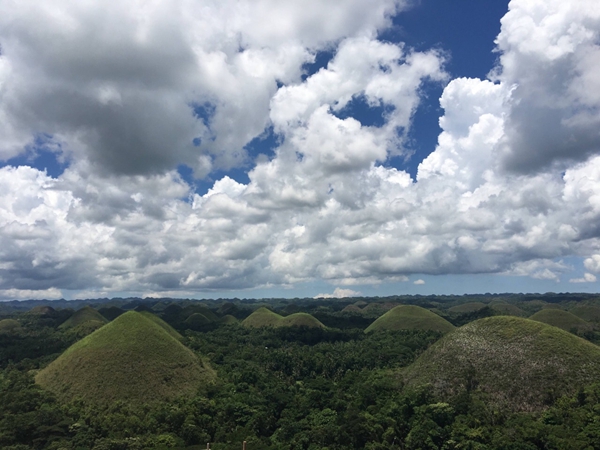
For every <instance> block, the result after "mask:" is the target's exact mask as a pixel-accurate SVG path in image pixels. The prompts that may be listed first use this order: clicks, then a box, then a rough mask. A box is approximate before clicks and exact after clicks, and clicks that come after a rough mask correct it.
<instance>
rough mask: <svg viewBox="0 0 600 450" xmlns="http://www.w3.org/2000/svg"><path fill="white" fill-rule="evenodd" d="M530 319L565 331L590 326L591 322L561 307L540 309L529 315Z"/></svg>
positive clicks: (583, 328)
mask: <svg viewBox="0 0 600 450" xmlns="http://www.w3.org/2000/svg"><path fill="white" fill-rule="evenodd" d="M529 318H530V319H531V320H535V321H537V322H542V323H545V324H548V325H552V326H554V327H558V328H562V329H563V330H566V331H578V330H585V329H589V328H591V324H590V323H588V322H586V321H585V320H583V319H581V318H579V317H577V316H576V315H575V314H572V313H570V312H568V311H563V310H562V309H555V308H551V309H550V308H549V309H542V310H540V311H538V312H536V313H535V314H534V315H532V316H531V317H529Z"/></svg>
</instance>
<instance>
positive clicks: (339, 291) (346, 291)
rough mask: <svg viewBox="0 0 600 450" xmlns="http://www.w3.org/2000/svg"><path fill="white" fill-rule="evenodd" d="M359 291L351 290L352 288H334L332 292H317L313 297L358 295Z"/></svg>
mask: <svg viewBox="0 0 600 450" xmlns="http://www.w3.org/2000/svg"><path fill="white" fill-rule="evenodd" d="M359 295H361V294H360V292H357V291H353V290H352V289H341V288H339V287H337V288H335V290H334V291H333V294H317V295H315V297H314V298H346V297H358V296H359Z"/></svg>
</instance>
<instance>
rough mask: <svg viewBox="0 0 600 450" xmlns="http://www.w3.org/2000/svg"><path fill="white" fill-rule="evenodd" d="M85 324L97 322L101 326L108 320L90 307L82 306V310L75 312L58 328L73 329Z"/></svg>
mask: <svg viewBox="0 0 600 450" xmlns="http://www.w3.org/2000/svg"><path fill="white" fill-rule="evenodd" d="M86 322H99V323H101V324H102V325H104V324H105V323H107V322H108V320H107V319H106V318H105V317H104V316H103V315H102V314H100V313H99V312H98V311H96V310H95V309H94V308H92V307H90V306H84V307H83V308H81V309H79V310H77V311H75V312H74V313H73V315H72V316H71V317H69V318H68V319H67V320H65V321H64V322H63V323H62V324H61V325H60V326H59V328H63V329H64V328H75V327H78V326H80V325H82V324H84V323H86Z"/></svg>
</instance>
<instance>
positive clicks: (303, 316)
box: [242, 307, 325, 328]
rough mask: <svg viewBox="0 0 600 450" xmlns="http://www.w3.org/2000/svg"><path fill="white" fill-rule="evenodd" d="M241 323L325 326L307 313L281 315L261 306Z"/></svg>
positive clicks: (252, 325)
mask: <svg viewBox="0 0 600 450" xmlns="http://www.w3.org/2000/svg"><path fill="white" fill-rule="evenodd" d="M242 325H243V326H245V327H251V328H260V327H276V328H277V327H294V326H296V327H311V328H325V325H323V324H322V323H321V322H320V321H319V320H318V319H316V318H315V317H313V316H311V315H310V314H307V313H295V314H290V315H289V316H286V317H282V316H280V315H279V314H277V313H274V312H273V311H271V310H269V309H267V308H265V307H261V308H258V309H257V310H256V311H254V312H253V313H252V314H250V315H249V316H248V317H246V318H245V319H244V320H243V321H242Z"/></svg>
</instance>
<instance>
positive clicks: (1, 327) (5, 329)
mask: <svg viewBox="0 0 600 450" xmlns="http://www.w3.org/2000/svg"><path fill="white" fill-rule="evenodd" d="M20 330H21V324H20V323H19V322H17V321H16V320H15V319H4V320H0V334H14V333H18V332H19V331H20Z"/></svg>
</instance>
